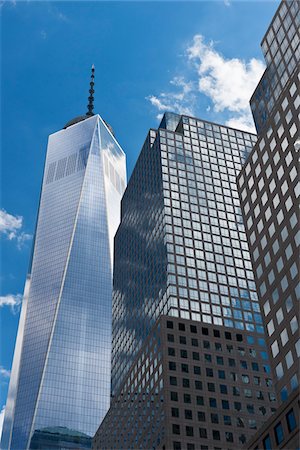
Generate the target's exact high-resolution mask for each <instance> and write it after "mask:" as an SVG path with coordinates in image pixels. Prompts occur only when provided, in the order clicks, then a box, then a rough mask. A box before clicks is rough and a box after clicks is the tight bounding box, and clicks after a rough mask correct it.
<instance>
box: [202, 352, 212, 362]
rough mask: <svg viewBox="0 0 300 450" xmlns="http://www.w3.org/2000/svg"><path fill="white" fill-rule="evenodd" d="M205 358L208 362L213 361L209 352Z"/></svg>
mask: <svg viewBox="0 0 300 450" xmlns="http://www.w3.org/2000/svg"><path fill="white" fill-rule="evenodd" d="M204 360H205V361H207V362H211V355H209V354H208V353H204Z"/></svg>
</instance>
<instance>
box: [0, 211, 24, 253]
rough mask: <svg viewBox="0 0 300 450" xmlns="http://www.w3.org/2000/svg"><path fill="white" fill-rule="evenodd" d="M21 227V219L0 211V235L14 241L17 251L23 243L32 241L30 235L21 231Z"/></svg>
mask: <svg viewBox="0 0 300 450" xmlns="http://www.w3.org/2000/svg"><path fill="white" fill-rule="evenodd" d="M22 226H23V217H22V216H14V215H12V214H9V213H8V212H6V211H5V209H1V210H0V234H2V235H3V236H5V237H6V238H7V239H8V240H9V241H16V243H17V247H18V248H19V250H20V249H21V248H22V247H23V245H24V244H25V242H27V241H29V240H31V239H32V235H31V234H29V233H25V232H24V231H21V229H22Z"/></svg>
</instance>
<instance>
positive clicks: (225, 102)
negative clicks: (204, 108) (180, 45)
mask: <svg viewBox="0 0 300 450" xmlns="http://www.w3.org/2000/svg"><path fill="white" fill-rule="evenodd" d="M187 54H188V58H189V59H190V60H192V61H193V62H194V64H195V67H196V69H197V72H198V75H199V83H198V87H199V91H200V92H203V93H204V94H205V95H207V96H208V97H209V98H211V100H212V102H213V104H214V107H215V110H216V111H217V112H218V111H224V109H228V110H229V111H233V112H241V111H242V112H243V111H244V110H245V109H246V108H249V99H250V97H251V95H252V93H253V91H254V89H255V87H256V85H257V83H258V81H259V79H260V78H261V76H262V74H263V71H264V68H265V66H264V64H263V63H262V61H260V60H258V59H255V58H252V59H250V61H248V62H246V61H243V60H241V59H238V58H232V59H225V58H224V57H223V56H222V55H221V54H220V53H218V52H217V51H216V50H215V49H214V47H213V43H210V44H205V43H204V39H203V36H201V35H200V34H198V35H196V36H194V39H193V44H192V45H191V46H190V47H189V48H188V49H187Z"/></svg>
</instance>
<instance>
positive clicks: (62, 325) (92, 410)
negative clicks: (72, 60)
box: [1, 73, 126, 450]
mask: <svg viewBox="0 0 300 450" xmlns="http://www.w3.org/2000/svg"><path fill="white" fill-rule="evenodd" d="M90 94H91V96H90V98H89V101H90V103H89V111H88V113H87V115H86V116H81V117H78V118H76V119H74V120H72V121H70V122H69V123H68V124H67V125H66V126H65V128H64V129H62V130H60V131H58V132H57V133H54V134H52V135H50V136H49V142H48V148H47V156H46V162H45V171H44V177H43V184H42V190H41V197H40V204H39V213H38V219H37V226H36V231H35V237H34V246H33V256H32V262H31V264H30V269H29V275H28V277H27V283H26V287H25V294H24V300H23V306H22V312H21V319H20V325H19V330H18V337H17V344H16V350H15V356H14V362H13V368H12V376H11V381H10V386H9V393H8V400H7V405H6V410H5V419H4V426H3V433H2V441H1V448H2V449H3V450H7V449H14V450H20V449H22V450H24V449H28V448H38V449H48V448H49V445H50V443H51V445H50V447H51V448H90V445H91V436H93V435H94V433H95V432H96V429H97V426H98V425H99V421H101V420H102V418H103V417H104V415H105V413H106V412H107V410H108V408H109V403H110V358H111V356H110V348H111V296H112V262H113V261H112V257H113V237H114V233H115V231H116V229H117V227H118V224H119V220H120V217H119V216H120V211H119V208H120V200H121V196H122V194H123V191H124V189H125V183H126V169H125V155H124V153H123V151H122V149H121V148H120V146H119V144H118V143H117V141H116V140H115V138H114V136H113V135H112V133H111V131H110V129H109V128H108V127H107V125H106V124H105V122H104V121H103V120H102V119H101V117H100V116H99V115H94V114H93V112H92V104H91V102H92V100H93V73H92V81H91V90H90ZM78 445H79V446H78Z"/></svg>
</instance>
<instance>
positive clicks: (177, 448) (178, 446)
mask: <svg viewBox="0 0 300 450" xmlns="http://www.w3.org/2000/svg"><path fill="white" fill-rule="evenodd" d="M173 450H181V443H180V442H173Z"/></svg>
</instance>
